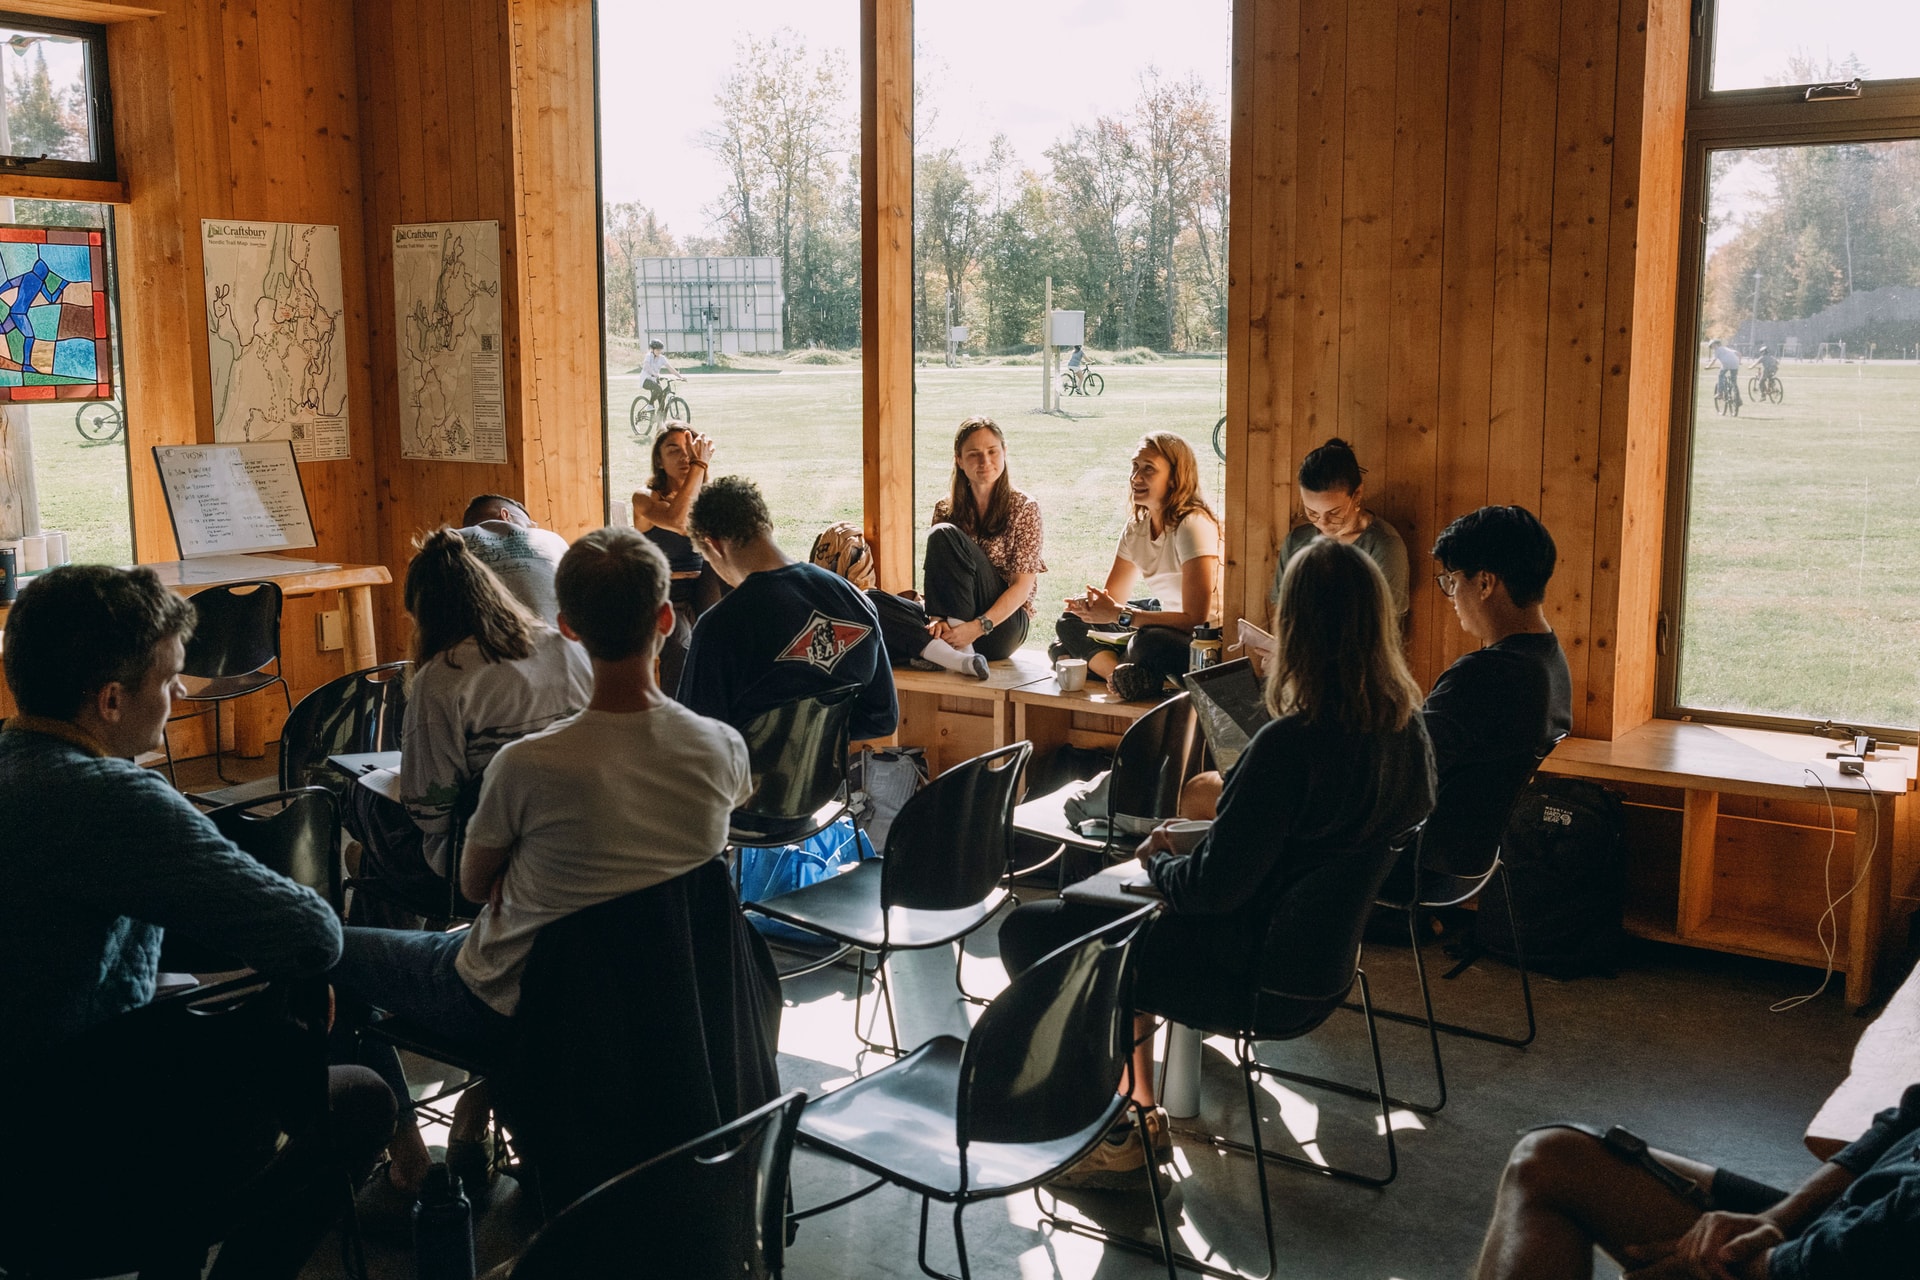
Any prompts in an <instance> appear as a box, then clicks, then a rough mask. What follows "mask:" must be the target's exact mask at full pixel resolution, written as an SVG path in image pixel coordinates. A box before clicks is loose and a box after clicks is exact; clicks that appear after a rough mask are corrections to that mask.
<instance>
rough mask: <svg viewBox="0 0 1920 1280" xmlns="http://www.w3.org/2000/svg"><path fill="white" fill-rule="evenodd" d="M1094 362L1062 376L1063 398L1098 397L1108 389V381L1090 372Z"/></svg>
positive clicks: (1088, 362)
mask: <svg viewBox="0 0 1920 1280" xmlns="http://www.w3.org/2000/svg"><path fill="white" fill-rule="evenodd" d="M1092 364H1093V361H1091V360H1089V361H1087V363H1086V364H1083V365H1081V366H1080V367H1079V368H1078V369H1068V370H1066V371H1065V372H1064V373H1062V374H1061V375H1060V394H1061V395H1063V396H1097V395H1099V394H1100V393H1101V392H1103V391H1105V390H1106V389H1107V380H1106V379H1105V378H1103V377H1101V376H1100V375H1099V374H1097V373H1093V372H1091V370H1090V366H1091V365H1092Z"/></svg>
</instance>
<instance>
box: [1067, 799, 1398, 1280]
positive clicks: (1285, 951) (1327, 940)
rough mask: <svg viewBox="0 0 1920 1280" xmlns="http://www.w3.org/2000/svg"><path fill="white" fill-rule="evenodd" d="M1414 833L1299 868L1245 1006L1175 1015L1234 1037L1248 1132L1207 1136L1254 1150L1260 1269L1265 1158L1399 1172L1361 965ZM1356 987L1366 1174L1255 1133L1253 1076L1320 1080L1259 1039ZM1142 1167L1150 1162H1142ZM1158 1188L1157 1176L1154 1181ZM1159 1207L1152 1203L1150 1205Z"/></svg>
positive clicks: (1140, 1247) (1098, 1231)
mask: <svg viewBox="0 0 1920 1280" xmlns="http://www.w3.org/2000/svg"><path fill="white" fill-rule="evenodd" d="M1413 839H1414V832H1411V831H1410V832H1406V833H1404V834H1403V835H1401V836H1399V837H1397V838H1395V839H1394V840H1393V841H1391V842H1383V843H1381V844H1379V845H1377V846H1374V847H1370V848H1368V847H1362V848H1357V849H1353V850H1350V851H1348V852H1345V853H1343V854H1341V855H1339V856H1337V857H1331V858H1328V859H1326V860H1325V861H1324V862H1323V863H1322V864H1321V865H1320V866H1319V867H1317V868H1315V869H1314V870H1313V871H1311V872H1309V873H1308V874H1306V875H1305V876H1302V877H1301V878H1300V879H1299V880H1298V881H1297V882H1295V884H1294V885H1293V886H1292V887H1291V888H1290V889H1289V890H1288V892H1287V894H1286V895H1285V896H1284V897H1283V898H1282V899H1281V900H1280V901H1279V902H1277V903H1275V905H1274V909H1273V912H1272V914H1271V915H1270V916H1269V918H1268V924H1267V936H1266V943H1265V946H1264V948H1263V950H1262V953H1261V957H1260V961H1259V965H1258V969H1257V977H1256V985H1254V986H1253V987H1251V988H1250V989H1249V990H1248V991H1246V992H1245V994H1244V998H1243V1003H1242V1008H1243V1010H1244V1012H1243V1014H1242V1015H1241V1016H1240V1017H1239V1018H1238V1019H1236V1020H1235V1021H1234V1022H1233V1023H1232V1024H1230V1025H1226V1024H1221V1023H1218V1022H1215V1021H1211V1020H1209V1019H1207V1018H1204V1017H1195V1016H1179V1015H1177V1014H1176V1016H1178V1018H1179V1021H1180V1022H1182V1023H1183V1024H1185V1025H1187V1026H1192V1027H1195V1028H1197V1029H1199V1030H1201V1031H1203V1032H1205V1033H1207V1034H1209V1035H1225V1036H1231V1037H1232V1038H1233V1042H1234V1062H1235V1065H1236V1066H1238V1067H1239V1069H1240V1077H1241V1083H1242V1085H1243V1086H1244V1087H1245V1090H1246V1098H1247V1119H1248V1125H1249V1128H1250V1129H1251V1131H1252V1141H1251V1142H1250V1143H1249V1142H1241V1141H1238V1140H1237V1139H1233V1138H1227V1137H1223V1136H1220V1135H1217V1134H1215V1135H1209V1136H1208V1140H1209V1141H1211V1142H1212V1143H1213V1144H1214V1145H1216V1146H1219V1147H1223V1148H1225V1149H1227V1150H1230V1151H1238V1152H1242V1153H1245V1154H1247V1155H1251V1156H1252V1157H1254V1171H1255V1175H1256V1177H1257V1179H1258V1181H1259V1184H1260V1216H1261V1221H1262V1223H1263V1225H1264V1226H1265V1228H1266V1237H1267V1270H1266V1271H1265V1272H1264V1273H1263V1276H1262V1280H1265V1277H1270V1276H1272V1275H1273V1274H1274V1273H1275V1271H1276V1269H1277V1268H1278V1266H1279V1252H1278V1249H1277V1246H1276V1243H1275V1240H1274V1234H1273V1201H1272V1198H1271V1195H1270V1192H1269V1190H1268V1187H1267V1165H1268V1164H1269V1163H1273V1164H1283V1165H1290V1166H1292V1167H1294V1168H1298V1169H1305V1170H1308V1171H1310V1172H1313V1173H1317V1174H1320V1175H1322V1176H1324V1177H1330V1178H1337V1179H1340V1180H1342V1181H1346V1182H1354V1183H1358V1184H1360V1185H1362V1186H1368V1187H1384V1186H1386V1185H1387V1184H1388V1183H1390V1182H1392V1181H1393V1179H1394V1177H1395V1176H1396V1175H1397V1174H1398V1173H1399V1170H1400V1160H1399V1151H1398V1148H1397V1147H1396V1145H1395V1142H1394V1137H1393V1122H1392V1120H1393V1118H1392V1113H1391V1110H1390V1107H1391V1103H1392V1100H1391V1098H1390V1097H1389V1096H1388V1094H1387V1077H1386V1069H1385V1066H1384V1064H1383V1062H1382V1060H1381V1056H1380V1031H1379V1027H1378V1026H1377V1025H1376V1024H1375V1022H1374V1014H1373V1006H1372V1002H1371V998H1370V994H1369V990H1368V987H1367V975H1366V972H1365V971H1364V970H1363V969H1361V968H1360V942H1361V937H1362V935H1363V934H1364V933H1365V930H1366V924H1367V915H1368V913H1369V912H1370V911H1371V910H1372V907H1373V899H1374V895H1375V894H1377V893H1378V892H1379V890H1380V885H1381V884H1382V883H1383V882H1384V881H1385V880H1386V877H1387V873H1388V872H1389V871H1390V870H1391V869H1392V867H1393V865H1394V863H1395V862H1396V861H1397V860H1398V859H1399V858H1400V856H1401V852H1402V850H1403V849H1404V848H1406V847H1407V845H1408V844H1409V843H1410V842H1411V841H1412V840H1413ZM1356 986H1357V987H1358V988H1359V993H1360V1009H1361V1011H1362V1012H1363V1013H1364V1014H1365V1015H1366V1019H1367V1038H1368V1041H1369V1044H1370V1046H1371V1048H1372V1051H1373V1075H1374V1090H1373V1092H1372V1093H1371V1094H1366V1093H1360V1092H1359V1091H1354V1090H1348V1089H1345V1088H1342V1089H1341V1090H1340V1091H1341V1092H1352V1093H1354V1094H1355V1096H1361V1097H1370V1098H1372V1099H1374V1100H1375V1101H1377V1103H1378V1105H1379V1108H1380V1124H1381V1130H1382V1138H1383V1140H1384V1142H1385V1145H1386V1165H1385V1168H1384V1171H1382V1172H1379V1173H1370V1172H1365V1171H1361V1170H1355V1169H1348V1168H1343V1167H1340V1166H1335V1165H1332V1164H1323V1163H1318V1162H1315V1161H1312V1160H1308V1159H1305V1158H1303V1157H1300V1156H1293V1155H1286V1154H1284V1153H1282V1152H1278V1151H1269V1150H1267V1149H1266V1146H1265V1144H1264V1143H1263V1142H1262V1141H1261V1136H1260V1124H1261V1122H1260V1108H1259V1099H1260V1090H1259V1088H1258V1086H1257V1081H1258V1078H1259V1077H1260V1076H1263V1075H1267V1076H1275V1077H1278V1078H1281V1079H1286V1080H1292V1081H1295V1082H1297V1083H1302V1084H1313V1085H1321V1084H1323V1083H1324V1082H1322V1081H1321V1080H1319V1079H1318V1078H1317V1077H1313V1076H1307V1075H1302V1074H1299V1073H1297V1072H1293V1071H1289V1070H1286V1069H1284V1068H1281V1067H1275V1066H1270V1065H1268V1064H1267V1063H1265V1062H1262V1061H1261V1060H1260V1058H1259V1056H1258V1050H1259V1047H1260V1046H1261V1045H1262V1044H1266V1043H1275V1042H1281V1041H1287V1040H1297V1039H1300V1038H1301V1037H1303V1036H1306V1035H1309V1034H1311V1033H1312V1032H1313V1031H1314V1030H1316V1029H1317V1028H1318V1027H1319V1026H1320V1025H1321V1024H1322V1023H1324V1022H1325V1021H1326V1020H1327V1019H1328V1018H1329V1017H1331V1016H1332V1014H1333V1012H1334V1011H1335V1010H1337V1009H1339V1008H1340V1007H1341V1005H1342V1002H1344V1001H1345V1000H1346V998H1347V996H1348V994H1349V993H1351V992H1352V991H1353V990H1354V989H1355V987H1356ZM1147 1163H1148V1164H1149V1166H1151V1165H1152V1163H1153V1162H1152V1161H1151V1160H1149V1161H1148V1162H1147ZM1155 1190H1156V1194H1157V1193H1158V1184H1157V1183H1156V1184H1155ZM1156 1207H1157V1206H1156ZM1042 1212H1043V1213H1046V1216H1047V1220H1048V1221H1049V1222H1050V1223H1051V1224H1052V1225H1053V1226H1054V1227H1055V1228H1056V1229H1058V1230H1062V1231H1072V1232H1076V1233H1078V1234H1081V1235H1085V1236H1091V1237H1092V1238H1094V1239H1097V1240H1101V1241H1103V1242H1105V1243H1108V1244H1112V1245H1115V1246H1116V1247H1118V1248H1122V1249H1126V1250H1129V1251H1131V1252H1135V1253H1141V1254H1145V1255H1146V1256H1148V1257H1152V1258H1155V1259H1156V1260H1164V1261H1167V1262H1168V1264H1169V1269H1170V1270H1171V1267H1172V1265H1173V1264H1174V1263H1177V1264H1178V1265H1179V1266H1181V1267H1185V1268H1187V1269H1188V1270H1192V1271H1199V1272H1202V1273H1204V1274H1206V1275H1212V1276H1220V1277H1223V1278H1224V1280H1241V1275H1242V1273H1240V1272H1238V1271H1231V1270H1227V1269H1224V1268H1221V1267H1216V1266H1213V1265H1212V1264H1210V1263H1206V1262H1202V1261H1200V1260H1199V1259H1197V1258H1193V1257H1191V1256H1189V1255H1185V1254H1181V1255H1177V1256H1170V1255H1169V1254H1168V1253H1167V1244H1166V1233H1165V1231H1164V1230H1163V1231H1162V1233H1161V1249H1160V1251H1159V1252H1156V1251H1155V1250H1154V1249H1153V1248H1152V1246H1150V1245H1147V1244H1144V1243H1143V1242H1141V1241H1139V1240H1135V1239H1132V1238H1131V1237H1127V1236H1120V1235H1114V1234H1113V1233H1111V1232H1108V1231H1106V1230H1105V1229H1104V1228H1100V1227H1096V1226H1092V1225H1090V1224H1087V1223H1083V1222H1078V1221H1075V1220H1073V1219H1068V1218H1062V1217H1060V1216H1059V1215H1057V1214H1054V1213H1048V1212H1047V1211H1046V1208H1045V1206H1044V1205H1043V1206H1042Z"/></svg>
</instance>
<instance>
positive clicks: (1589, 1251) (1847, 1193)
mask: <svg viewBox="0 0 1920 1280" xmlns="http://www.w3.org/2000/svg"><path fill="white" fill-rule="evenodd" d="M1595 1246H1598V1247H1599V1248H1601V1249H1603V1250H1605V1251H1606V1252H1607V1253H1608V1254H1609V1255H1610V1256H1612V1257H1613V1258H1614V1259H1615V1260H1616V1261H1617V1262H1619V1263H1620V1265H1621V1266H1622V1267H1624V1268H1625V1269H1626V1275H1627V1280H1843V1278H1844V1280H1895V1278H1896V1277H1908V1276H1912V1275H1913V1274H1915V1271H1916V1269H1920V1261H1917V1260H1920V1084H1916V1085H1911V1086H1909V1087H1908V1088H1907V1090H1906V1092H1905V1094H1904V1095H1902V1097H1901V1099H1900V1105H1899V1106H1897V1107H1892V1108H1889V1109H1888V1110H1885V1111H1882V1112H1881V1113H1880V1114H1879V1115H1877V1116H1875V1117H1874V1119H1873V1124H1872V1125H1871V1126H1870V1127H1869V1128H1868V1129H1867V1131H1866V1132H1865V1133H1864V1134H1862V1135H1861V1136H1860V1137H1859V1139H1858V1140H1856V1141H1855V1142H1854V1143H1853V1144H1852V1145H1850V1146H1848V1147H1845V1148H1843V1149H1842V1150H1841V1151H1839V1152H1838V1153H1837V1154H1836V1155H1835V1156H1834V1157H1833V1159H1831V1160H1829V1161H1827V1163H1826V1164H1824V1165H1822V1166H1820V1168H1819V1169H1817V1170H1815V1171H1814V1173H1813V1175H1812V1176H1811V1177H1809V1178H1808V1179H1807V1180H1806V1181H1805V1182H1803V1183H1802V1184H1801V1185H1800V1187H1799V1189H1798V1190H1796V1191H1793V1192H1786V1191H1781V1190H1778V1189H1776V1188H1774V1187H1770V1186H1767V1185H1766V1184H1764V1183H1760V1182H1756V1181H1754V1180H1753V1179H1751V1178H1746V1177H1743V1176H1741V1175H1739V1174H1737V1173H1733V1172H1732V1171H1730V1170H1727V1169H1716V1168H1714V1167H1713V1166H1711V1165H1706V1164H1702V1163H1700V1162H1699V1161H1697V1160H1689V1159H1686V1158H1684V1157H1681V1156H1674V1155H1668V1154H1667V1153H1665V1152H1663V1151H1651V1150H1646V1149H1645V1144H1644V1143H1643V1142H1642V1141H1641V1140H1639V1139H1637V1138H1635V1137H1634V1136H1633V1135H1631V1134H1627V1133H1625V1131H1623V1130H1618V1129H1615V1130H1609V1131H1608V1132H1607V1133H1606V1134H1604V1135H1602V1136H1601V1137H1595V1136H1593V1135H1592V1134H1591V1133H1589V1132H1587V1131H1585V1130H1584V1129H1577V1128H1572V1127H1565V1126H1553V1127H1548V1128H1542V1129H1536V1130H1534V1131H1533V1132H1532V1133H1529V1134H1528V1135H1527V1136H1526V1137H1524V1138H1522V1139H1521V1140H1520V1142H1519V1144H1518V1145H1517V1146H1515V1147H1514V1149H1513V1153H1512V1155H1511V1156H1510V1157H1509V1158H1508V1160H1507V1168H1506V1172H1505V1173H1504V1174H1503V1175H1502V1177H1501V1179H1500V1192H1499V1195H1498V1197H1497V1198H1496V1199H1495V1201H1494V1206H1493V1221H1492V1223H1491V1224H1490V1225H1489V1227H1488V1229H1487V1238H1486V1242H1485V1243H1484V1244H1483V1245H1482V1246H1481V1250H1480V1262H1479V1265H1478V1267H1477V1268H1476V1270H1475V1272H1474V1274H1475V1276H1476V1277H1477V1278H1478V1280H1583V1278H1584V1277H1587V1276H1591V1275H1592V1274H1593V1251H1594V1248H1595Z"/></svg>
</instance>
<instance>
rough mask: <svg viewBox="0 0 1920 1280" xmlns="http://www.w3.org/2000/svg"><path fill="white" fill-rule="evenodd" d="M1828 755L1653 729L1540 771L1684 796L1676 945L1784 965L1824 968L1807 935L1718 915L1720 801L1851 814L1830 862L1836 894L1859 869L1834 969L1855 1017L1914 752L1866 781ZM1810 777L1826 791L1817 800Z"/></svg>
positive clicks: (1561, 758) (1878, 932) (1573, 746)
mask: <svg viewBox="0 0 1920 1280" xmlns="http://www.w3.org/2000/svg"><path fill="white" fill-rule="evenodd" d="M1834 747H1835V744H1834V743H1833V742H1831V741H1829V740H1828V739H1825V738H1820V737H1816V736H1814V735H1812V734H1802V733H1780V732H1775V731H1768V730H1757V729H1734V728H1727V727H1722V726H1714V725H1704V724H1695V723H1691V722H1687V721H1677V720H1654V721H1650V722H1648V723H1647V724H1644V725H1641V726H1640V727H1639V728H1637V729H1634V730H1632V731H1631V732H1629V733H1626V734H1624V735H1622V736H1621V737H1619V738H1617V739H1615V740H1614V741H1612V742H1600V741H1595V740H1592V739H1585V738H1569V739H1567V740H1566V741H1565V742H1563V743H1561V744H1560V747H1559V749H1558V750H1556V751H1555V752H1554V753H1553V754H1552V755H1551V756H1549V757H1548V758H1547V760H1546V762H1545V763H1544V764H1543V765H1541V770H1542V772H1545V773H1550V774H1559V775H1563V776H1570V777H1579V778H1591V779H1595V780H1597V781H1601V782H1631V783H1642V784H1648V785H1652V786H1660V787H1678V788H1681V789H1682V790H1683V791H1684V793H1685V800H1684V803H1683V807H1682V810H1681V836H1680V902H1679V914H1678V917H1677V928H1676V935H1675V937H1674V938H1673V941H1676V942H1680V943H1683V944H1686V945H1688V946H1697V947H1705V948H1708V949H1711V950H1715V951H1728V952H1733V953H1736V954H1739V955H1749V956H1759V957H1761V958H1763V959H1768V960H1785V961H1788V962H1790V963H1793V964H1811V965H1824V964H1825V952H1824V951H1823V949H1822V948H1821V946H1820V944H1819V942H1818V941H1817V940H1816V939H1815V937H1814V936H1813V935H1812V933H1811V932H1810V931H1807V930H1804V929H1799V928H1786V927H1783V926H1781V925H1779V924H1776V923H1770V922H1768V921H1765V920H1756V919H1751V918H1746V917H1741V916H1733V915H1729V914H1725V913H1721V914H1716V913H1715V910H1714V890H1715V885H1716V882H1717V880H1718V878H1719V874H1720V872H1719V871H1718V870H1717V869H1716V866H1715V859H1716V856H1717V854H1718V851H1719V846H1718V843H1717V824H1718V821H1719V812H1720V797H1721V796H1723V795H1739V796H1758V797H1762V798H1766V799H1774V800H1791V801H1801V802H1805V801H1812V802H1815V803H1819V802H1822V801H1823V800H1825V799H1827V798H1830V799H1831V800H1832V803H1833V804H1834V805H1835V806H1836V807H1845V808H1849V809H1853V810H1856V811H1858V813H1859V818H1858V820H1857V821H1856V824H1855V830H1854V838H1853V843H1852V856H1851V858H1850V859H1848V860H1847V862H1846V863H1845V865H1844V870H1843V868H1842V864H1841V863H1840V861H1839V859H1838V858H1837V857H1836V859H1835V867H1834V876H1833V880H1834V889H1833V892H1834V894H1835V895H1836V896H1838V895H1839V894H1840V893H1843V892H1845V891H1846V886H1847V885H1850V884H1852V883H1853V882H1854V880H1855V879H1856V878H1857V877H1859V875H1860V870H1859V869H1860V868H1861V867H1862V866H1863V865H1864V866H1865V867H1866V875H1865V878H1864V880H1863V882H1862V883H1861V884H1860V887H1859V888H1858V890H1856V891H1855V893H1854V895H1853V897H1852V898H1851V899H1849V900H1848V902H1847V904H1846V908H1845V909H1846V914H1847V922H1848V927H1847V938H1846V940H1845V944H1844V950H1843V951H1842V952H1841V953H1839V954H1837V955H1836V956H1835V965H1836V967H1837V968H1839V969H1842V970H1844V971H1845V973H1846V976H1847V1004H1848V1006H1849V1007H1852V1008H1859V1007H1860V1006H1862V1005H1864V1004H1866V1003H1868V1002H1869V1001H1870V1000H1871V999H1872V996H1873V988H1874V979H1875V977H1876V974H1877V970H1878V968H1879V965H1880V960H1881V953H1882V949H1883V941H1884V935H1885V932H1886V920H1887V911H1888V907H1889V905H1890V901H1891V898H1892V889H1893V835H1894V808H1893V802H1894V799H1895V797H1896V796H1899V795H1901V794H1903V793H1905V792H1908V791H1912V790H1913V789H1914V760H1915V756H1914V749H1913V748H1912V747H1904V748H1901V749H1900V750H1899V752H1898V754H1893V753H1892V752H1889V753H1887V755H1886V758H1884V759H1881V760H1879V761H1877V762H1870V763H1869V764H1868V766H1867V776H1866V777H1865V778H1858V777H1842V776H1841V775H1840V774H1839V771H1838V770H1837V769H1836V767H1835V766H1834V763H1833V761H1831V760H1828V759H1826V758H1825V756H1826V753H1827V752H1828V751H1830V750H1833V749H1834ZM1808 769H1812V770H1813V771H1814V773H1815V774H1816V775H1817V776H1818V777H1819V778H1820V779H1821V780H1822V781H1824V782H1825V783H1826V790H1825V791H1824V792H1823V791H1822V789H1821V787H1820V785H1819V783H1818V782H1816V781H1815V780H1814V778H1813V777H1810V776H1809V775H1808V773H1807V770H1808Z"/></svg>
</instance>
